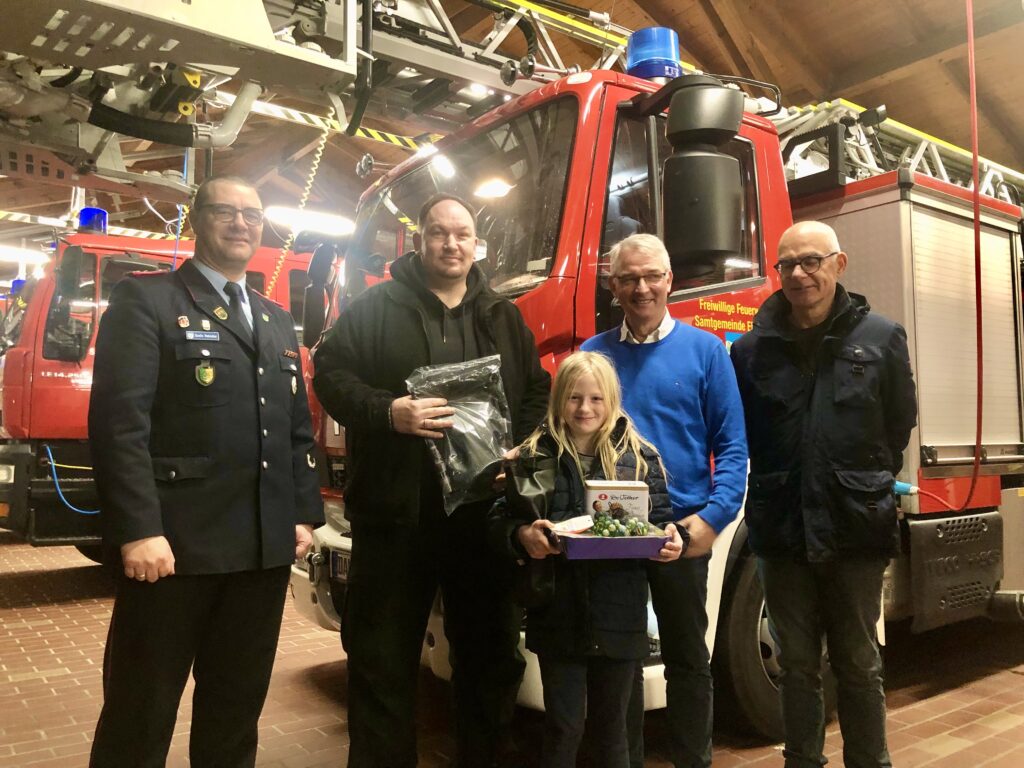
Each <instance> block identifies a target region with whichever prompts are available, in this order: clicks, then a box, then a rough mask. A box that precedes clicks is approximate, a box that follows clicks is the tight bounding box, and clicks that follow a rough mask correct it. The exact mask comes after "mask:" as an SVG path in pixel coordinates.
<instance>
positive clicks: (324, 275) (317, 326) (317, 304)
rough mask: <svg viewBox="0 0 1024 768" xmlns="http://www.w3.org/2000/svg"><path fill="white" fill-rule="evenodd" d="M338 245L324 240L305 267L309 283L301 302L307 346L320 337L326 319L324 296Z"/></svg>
mask: <svg viewBox="0 0 1024 768" xmlns="http://www.w3.org/2000/svg"><path fill="white" fill-rule="evenodd" d="M338 250H339V246H338V244H337V243H336V242H334V241H330V242H324V243H321V244H320V245H318V246H317V247H316V250H315V251H313V258H312V259H311V260H310V262H309V267H308V268H307V269H306V276H307V277H308V278H309V284H308V285H307V286H306V291H305V293H304V295H303V296H304V298H303V302H302V341H303V343H304V344H305V345H306V346H307V347H311V346H313V343H314V342H315V341H316V340H317V339H319V338H320V334H321V333H323V331H324V324H325V323H326V321H327V313H326V309H325V308H324V298H325V296H326V295H327V281H328V279H329V278H330V275H331V267H332V266H334V261H335V259H336V258H337V256H338Z"/></svg>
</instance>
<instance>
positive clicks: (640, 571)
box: [492, 437, 671, 659]
mask: <svg viewBox="0 0 1024 768" xmlns="http://www.w3.org/2000/svg"><path fill="white" fill-rule="evenodd" d="M539 448H540V450H539V451H538V456H536V457H531V458H524V459H523V460H521V461H520V462H519V463H518V466H517V467H516V468H515V471H519V472H522V471H529V470H524V468H525V467H539V466H547V467H550V466H551V465H550V462H547V463H545V462H543V461H540V462H538V461H537V459H541V460H543V459H545V458H549V459H551V461H554V457H555V456H557V453H558V451H557V447H556V446H555V443H554V441H553V440H551V439H550V438H547V437H545V439H544V440H543V441H542V442H541V444H540V446H539ZM643 455H644V459H645V460H646V461H647V464H648V475H647V478H646V481H647V485H648V487H649V488H650V498H651V502H652V505H653V510H652V512H651V515H652V517H653V516H654V515H655V514H656V513H661V514H664V515H665V516H666V517H668V516H670V515H671V505H670V502H669V498H668V490H667V488H666V486H665V476H664V474H663V472H662V469H661V463H660V461H659V460H658V455H657V453H655V452H654V451H647V450H645V451H644V454H643ZM635 469H636V458H635V456H633V454H627V455H625V456H623V458H622V459H621V460H620V462H619V464H618V467H617V473H618V477H617V478H616V479H619V480H633V479H634V477H635V475H634V472H635ZM588 479H594V480H598V479H606V478H605V477H604V473H603V472H602V471H601V467H600V462H598V461H596V460H595V462H594V466H593V468H592V471H591V474H590V477H589V478H588ZM584 497H585V495H584V488H583V479H582V478H580V475H579V470H578V469H577V467H576V463H575V462H574V461H573V460H572V458H571V457H570V456H569V455H568V454H563V456H562V458H561V459H560V460H559V461H558V472H557V473H556V475H555V488H554V493H552V494H551V495H550V497H549V498H548V499H547V500H546V502H547V509H546V510H545V509H538V508H536V507H538V506H540V505H529V506H530V507H531V508H527V506H528V505H524V504H520V505H516V504H507V503H505V502H499V504H497V505H496V506H495V509H494V510H493V511H492V533H493V534H494V541H495V543H496V546H498V547H499V548H500V549H501V550H502V551H503V552H504V554H505V555H506V556H507V557H509V558H512V559H517V560H523V561H525V560H528V559H529V558H528V556H527V555H526V553H525V552H524V551H523V550H522V547H521V546H520V544H519V542H518V539H517V538H516V536H515V531H516V529H517V528H518V527H519V526H520V525H523V524H529V523H530V522H532V521H533V520H534V519H536V518H537V517H540V516H544V517H546V518H547V519H549V520H552V521H555V522H557V521H559V520H568V519H569V518H572V517H576V516H577V515H582V514H584V513H585V510H584V508H583V507H584ZM517 506H518V508H514V507H517ZM549 559H550V560H551V561H553V562H552V565H553V567H551V568H550V570H549V571H548V573H549V574H550V573H553V577H554V590H553V594H552V595H551V596H550V598H549V599H548V600H547V602H546V603H545V604H544V605H543V606H540V607H528V608H527V612H526V646H527V648H529V649H530V650H531V651H534V652H535V653H541V654H543V653H546V654H549V655H552V656H562V657H565V656H581V655H591V656H607V657H610V658H618V659H640V658H643V657H645V656H647V654H648V652H649V647H648V642H647V570H646V567H645V561H644V560H574V561H569V560H566V559H565V557H564V556H557V557H552V558H549ZM538 563H539V561H535V563H534V564H535V565H536V564H538Z"/></svg>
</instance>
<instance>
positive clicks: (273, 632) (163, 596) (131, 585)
mask: <svg viewBox="0 0 1024 768" xmlns="http://www.w3.org/2000/svg"><path fill="white" fill-rule="evenodd" d="M288 574H289V568H288V566H281V567H278V568H271V569H268V570H264V571H246V572H241V573H228V574H216V575H208V576H169V577H167V578H163V579H160V580H158V581H156V582H154V583H152V584H150V583H148V582H138V581H135V580H132V579H127V578H124V577H121V578H120V580H119V583H118V588H117V597H116V598H115V600H114V613H113V616H112V617H111V619H110V630H109V633H108V635H107V646H106V651H105V653H104V656H103V710H102V711H101V712H100V719H99V723H98V724H97V726H96V736H95V738H94V739H93V745H92V756H91V759H90V765H91V766H93V768H107V767H108V766H109V767H110V768H150V767H153V768H156V766H163V765H164V762H165V760H166V757H167V749H168V747H169V746H170V742H171V735H172V733H173V732H174V722H175V719H176V717H177V713H178V703H179V702H180V700H181V694H182V691H183V690H184V688H185V683H186V682H187V680H188V675H189V669H190V668H191V670H192V676H193V677H194V678H195V681H196V687H195V693H194V694H193V697H192V729H191V735H190V738H189V758H190V760H191V765H192V766H193V768H212V767H214V766H218V767H220V766H223V768H241V767H242V766H252V765H255V763H256V740H257V739H256V736H257V730H256V725H257V722H258V721H259V717H260V711H261V710H262V709H263V702H264V700H265V699H266V695H267V688H268V686H269V684H270V672H271V670H272V669H273V666H274V654H275V652H276V651H277V639H278V635H279V634H280V631H281V612H282V610H283V609H284V599H285V593H286V588H287V584H288Z"/></svg>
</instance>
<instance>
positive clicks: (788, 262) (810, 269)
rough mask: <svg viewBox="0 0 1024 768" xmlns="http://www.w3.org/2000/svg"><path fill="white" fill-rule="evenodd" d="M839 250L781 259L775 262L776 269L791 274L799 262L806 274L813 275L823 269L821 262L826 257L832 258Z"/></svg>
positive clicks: (783, 273)
mask: <svg viewBox="0 0 1024 768" xmlns="http://www.w3.org/2000/svg"><path fill="white" fill-rule="evenodd" d="M838 253H839V251H832V253H826V254H825V255H824V256H819V255H818V254H816V253H814V254H808V255H806V256H800V257H799V258H796V259H779V260H778V261H777V262H776V263H775V271H776V272H778V273H779V274H780V275H791V274H793V270H794V269H796V266H797V264H799V265H800V269H802V270H803V271H804V274H805V275H813V274H814V273H815V272H817V271H818V270H819V269H821V262H823V261H824V260H825V259H830V258H832V257H833V256H835V255H836V254H838Z"/></svg>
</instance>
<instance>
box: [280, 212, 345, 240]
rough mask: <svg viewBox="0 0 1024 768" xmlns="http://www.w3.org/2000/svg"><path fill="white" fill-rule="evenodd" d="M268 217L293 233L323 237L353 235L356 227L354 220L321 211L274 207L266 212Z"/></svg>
mask: <svg viewBox="0 0 1024 768" xmlns="http://www.w3.org/2000/svg"><path fill="white" fill-rule="evenodd" d="M265 214H266V217H267V218H268V219H270V220H271V221H272V222H274V223H275V224H280V225H281V226H283V227H288V228H289V229H290V230H291V231H292V232H296V233H298V232H319V233H320V234H322V235H333V236H339V235H351V234H352V233H353V232H354V231H355V229H356V225H355V222H353V221H352V219H349V218H346V217H345V216H336V215H335V214H333V213H321V212H319V211H307V210H302V211H300V210H299V209H298V208H285V207H284V206H280V205H272V206H270V207H269V208H267V210H266V211H265Z"/></svg>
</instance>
